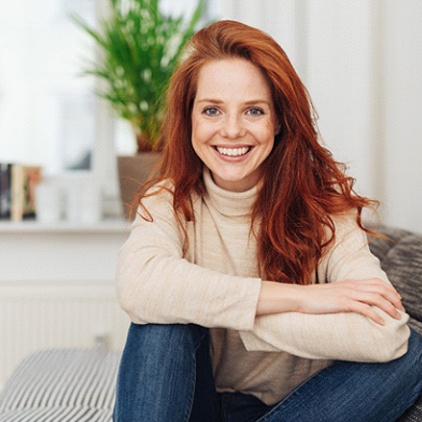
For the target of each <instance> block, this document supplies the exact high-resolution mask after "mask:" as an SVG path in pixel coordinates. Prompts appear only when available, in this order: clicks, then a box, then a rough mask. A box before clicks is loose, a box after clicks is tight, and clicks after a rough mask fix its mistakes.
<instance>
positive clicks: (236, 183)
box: [192, 58, 279, 192]
mask: <svg viewBox="0 0 422 422" xmlns="http://www.w3.org/2000/svg"><path fill="white" fill-rule="evenodd" d="M278 132H279V124H278V122H277V118H276V115H275V111H274V104H273V101H272V98H271V93H270V89H269V86H268V84H267V81H266V80H265V78H264V75H263V74H262V72H261V71H260V69H259V68H258V67H256V66H255V65H254V64H252V63H251V62H249V61H247V60H244V59H237V58H235V59H224V60H216V61H210V62H207V63H206V64H204V66H203V67H202V68H201V70H200V73H199V78H198V86H197V93H196V97H195V100H194V105H193V109H192V146H193V148H194V150H195V152H196V154H197V155H198V156H199V158H200V159H201V160H202V162H203V163H204V164H205V165H206V166H207V167H208V168H209V169H210V171H211V173H212V176H213V179H214V182H215V183H216V184H217V185H218V186H220V187H221V188H223V189H226V190H230V191H237V192H241V191H245V190H248V189H250V188H252V187H253V186H255V185H256V184H257V183H258V181H259V179H260V177H261V175H262V164H263V162H264V161H265V159H266V158H267V157H268V155H269V154H270V152H271V150H272V148H273V146H274V137H275V135H276V134H277V133H278Z"/></svg>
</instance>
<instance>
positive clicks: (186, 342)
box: [114, 324, 422, 422]
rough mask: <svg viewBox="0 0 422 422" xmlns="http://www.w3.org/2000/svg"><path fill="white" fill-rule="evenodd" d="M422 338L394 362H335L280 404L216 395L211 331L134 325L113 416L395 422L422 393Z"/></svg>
mask: <svg viewBox="0 0 422 422" xmlns="http://www.w3.org/2000/svg"><path fill="white" fill-rule="evenodd" d="M421 389H422V338H421V337H420V336H419V335H418V334H416V333H414V332H412V334H411V337H410V340H409V351H408V353H407V354H406V355H405V356H403V357H401V358H399V359H396V360H394V361H392V362H388V363H355V362H336V364H334V365H333V366H331V367H329V368H326V369H324V370H322V371H320V372H319V373H318V374H316V375H315V376H313V377H312V378H310V379H309V380H307V381H306V382H304V383H303V384H302V385H300V386H299V387H298V388H296V389H295V390H294V391H293V392H292V393H291V394H290V395H289V396H288V397H286V398H285V399H283V400H282V401H281V402H280V403H277V404H276V405H274V406H266V405H265V404H264V403H262V402H261V401H260V400H258V399H257V398H255V397H253V396H248V395H245V394H241V393H224V394H216V393H215V390H214V383H213V379H212V372H211V362H210V357H209V336H208V330H207V329H205V328H202V327H199V326H196V325H193V324H189V325H177V324H175V325H153V324H152V325H144V326H139V325H134V324H132V325H131V327H130V329H129V334H128V339H127V343H126V346H125V350H124V352H123V355H122V361H121V365H120V370H119V375H118V381H117V391H116V405H115V412H114V421H115V422H136V421H142V422H143V421H148V422H170V421H171V422H179V421H180V422H185V421H190V422H217V421H224V422H256V421H259V422H293V421H294V422H331V421H333V422H346V421H347V422H389V421H395V420H396V419H397V418H398V417H399V416H400V415H401V414H402V413H403V412H404V411H405V410H406V409H407V408H408V407H410V406H411V405H412V404H413V403H414V402H415V401H416V399H417V398H418V396H419V395H420V394H421Z"/></svg>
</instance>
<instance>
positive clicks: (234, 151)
mask: <svg viewBox="0 0 422 422" xmlns="http://www.w3.org/2000/svg"><path fill="white" fill-rule="evenodd" d="M216 149H217V151H218V152H219V153H220V154H222V155H228V156H229V157H238V156H240V155H245V154H246V153H247V152H248V151H249V147H243V148H220V147H217V148H216Z"/></svg>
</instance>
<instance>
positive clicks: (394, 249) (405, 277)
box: [370, 228, 422, 321]
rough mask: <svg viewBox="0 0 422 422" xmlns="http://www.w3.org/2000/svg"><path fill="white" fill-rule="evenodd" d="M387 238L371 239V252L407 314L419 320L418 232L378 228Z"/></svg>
mask: <svg viewBox="0 0 422 422" xmlns="http://www.w3.org/2000/svg"><path fill="white" fill-rule="evenodd" d="M380 231H381V232H382V233H384V234H385V235H387V236H388V237H389V238H390V239H391V240H384V239H375V240H373V242H371V244H370V247H371V250H372V252H373V253H374V254H375V255H377V256H378V258H380V261H381V266H382V268H383V270H384V271H385V272H386V273H387V275H388V277H389V279H390V281H391V282H392V283H393V285H394V286H395V287H396V289H397V290H398V292H399V293H400V294H401V296H402V298H403V304H404V306H405V308H406V311H407V312H408V314H409V315H410V316H411V317H412V318H413V319H416V320H418V321H422V305H421V304H422V280H421V279H422V235H419V234H414V233H410V232H407V231H405V230H398V229H391V228H390V229H389V228H382V229H381V230H380Z"/></svg>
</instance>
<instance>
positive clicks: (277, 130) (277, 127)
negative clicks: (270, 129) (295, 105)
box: [274, 119, 281, 136]
mask: <svg viewBox="0 0 422 422" xmlns="http://www.w3.org/2000/svg"><path fill="white" fill-rule="evenodd" d="M280 132H281V123H280V122H279V121H278V119H277V120H276V121H275V125H274V136H277V135H278V134H279V133H280Z"/></svg>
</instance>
